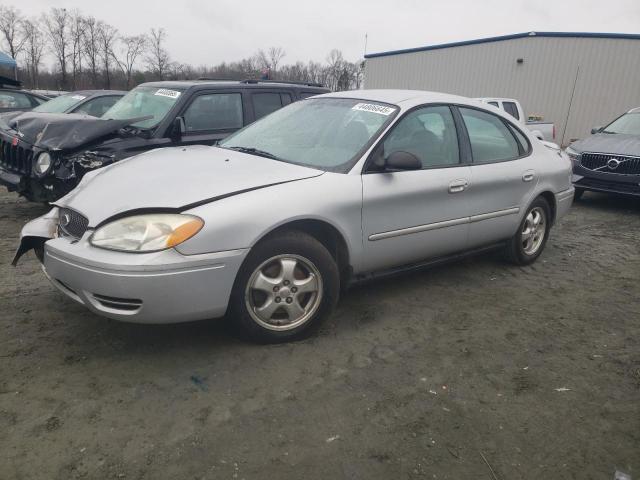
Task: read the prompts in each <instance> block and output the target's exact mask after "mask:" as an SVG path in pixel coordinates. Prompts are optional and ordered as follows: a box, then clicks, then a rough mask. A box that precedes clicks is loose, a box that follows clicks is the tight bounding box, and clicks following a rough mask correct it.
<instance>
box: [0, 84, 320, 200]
mask: <svg viewBox="0 0 640 480" xmlns="http://www.w3.org/2000/svg"><path fill="white" fill-rule="evenodd" d="M328 91H329V90H328V89H326V88H324V87H322V86H321V85H318V84H306V83H305V84H300V83H285V82H271V81H260V80H243V81H216V80H193V81H175V82H152V83H144V84H142V85H139V86H138V87H136V88H134V89H133V90H131V91H130V92H129V93H128V94H127V95H125V96H124V97H122V98H121V99H120V100H119V101H118V102H117V103H115V105H113V106H112V107H111V108H110V109H109V110H107V112H106V113H105V114H104V115H103V116H102V118H90V117H87V116H85V115H75V114H66V115H60V114H42V113H41V114H29V113H25V114H21V115H20V116H19V117H13V116H11V117H6V116H5V117H0V183H2V184H4V185H5V186H6V187H7V188H8V189H9V190H10V191H16V192H18V193H19V194H21V195H23V196H24V197H26V198H27V199H29V200H32V201H40V202H50V201H55V200H57V199H58V198H60V197H62V196H63V195H65V194H67V193H68V192H69V191H71V190H72V189H73V188H74V187H75V186H76V185H77V184H78V182H79V181H80V180H81V178H82V177H83V176H84V174H85V173H86V172H88V171H90V170H95V169H97V168H100V167H103V166H106V165H109V164H111V163H113V162H117V161H119V160H122V159H124V158H127V157H130V156H132V155H136V154H138V153H141V152H144V151H147V150H151V149H154V148H160V147H168V146H176V145H193V144H204V145H212V144H215V143H216V142H218V141H219V140H221V139H223V138H225V137H226V136H228V135H229V134H231V133H233V132H235V131H236V130H238V129H240V128H242V127H243V126H245V125H247V124H249V123H251V122H253V121H255V120H257V119H259V118H261V117H263V116H265V115H267V114H269V113H271V112H273V111H275V110H278V109H279V108H281V107H283V106H285V105H288V104H289V103H292V102H295V101H298V100H301V99H303V98H306V97H309V96H313V95H319V94H322V93H326V92H328ZM176 168H180V167H179V165H176Z"/></svg>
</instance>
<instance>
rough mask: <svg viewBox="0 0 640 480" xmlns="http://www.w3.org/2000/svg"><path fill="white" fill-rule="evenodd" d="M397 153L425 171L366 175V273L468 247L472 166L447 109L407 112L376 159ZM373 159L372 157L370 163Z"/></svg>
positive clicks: (437, 107)
mask: <svg viewBox="0 0 640 480" xmlns="http://www.w3.org/2000/svg"><path fill="white" fill-rule="evenodd" d="M395 151H405V152H410V153H412V154H414V155H416V156H417V157H418V158H419V159H420V160H421V161H422V169H421V170H412V171H396V172H389V171H383V172H380V171H375V170H374V169H372V167H368V168H365V172H364V173H363V175H362V188H363V192H362V194H363V208H362V230H363V242H364V250H365V262H364V263H365V265H364V266H365V269H366V270H369V271H374V270H382V269H386V268H391V267H394V266H400V265H405V264H411V263H415V262H418V261H420V260H423V259H427V258H431V257H437V256H441V255H445V254H449V253H453V252H456V251H460V250H464V249H465V248H466V246H467V237H468V229H469V225H468V215H469V208H470V205H469V201H468V198H467V195H466V189H467V187H468V185H469V181H470V178H471V168H470V167H469V166H468V165H466V164H464V163H463V161H461V158H465V156H464V155H461V152H460V148H459V142H458V136H457V131H456V126H455V122H454V118H453V114H452V111H451V109H450V107H449V106H447V105H434V106H424V107H420V108H417V109H414V110H413V111H411V112H409V113H407V114H405V116H404V117H403V118H402V119H400V120H399V121H398V122H397V123H396V125H395V126H394V127H393V129H392V130H391V131H390V132H389V133H388V134H387V135H385V137H384V138H383V139H382V140H381V142H380V143H379V145H378V147H377V148H376V150H374V153H373V155H372V157H374V158H375V157H376V156H379V155H382V156H383V158H387V157H388V156H389V155H390V154H391V153H393V152H395ZM370 160H372V159H370Z"/></svg>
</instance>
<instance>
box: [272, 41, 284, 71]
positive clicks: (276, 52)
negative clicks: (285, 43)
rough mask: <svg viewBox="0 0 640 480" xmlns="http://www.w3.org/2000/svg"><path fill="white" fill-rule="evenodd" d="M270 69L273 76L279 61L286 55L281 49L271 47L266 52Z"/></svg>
mask: <svg viewBox="0 0 640 480" xmlns="http://www.w3.org/2000/svg"><path fill="white" fill-rule="evenodd" d="M268 54H269V63H270V67H271V69H272V70H273V73H274V75H276V73H277V72H278V66H279V65H280V61H281V60H282V58H283V57H284V56H285V55H286V53H285V51H284V49H283V48H282V47H271V48H269V51H268Z"/></svg>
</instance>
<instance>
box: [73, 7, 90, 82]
mask: <svg viewBox="0 0 640 480" xmlns="http://www.w3.org/2000/svg"><path fill="white" fill-rule="evenodd" d="M85 25H86V24H85V19H84V17H83V16H82V15H81V14H80V12H79V11H78V10H73V11H72V12H71V17H70V20H69V38H70V44H71V54H70V57H71V86H72V89H73V90H76V89H77V88H78V86H79V85H78V84H79V83H80V81H81V77H82V57H83V55H82V47H83V45H82V41H83V38H84V29H85Z"/></svg>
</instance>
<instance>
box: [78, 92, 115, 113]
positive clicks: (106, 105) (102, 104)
mask: <svg viewBox="0 0 640 480" xmlns="http://www.w3.org/2000/svg"><path fill="white" fill-rule="evenodd" d="M119 98H120V97H115V96H108V97H98V98H93V99H91V100H88V101H87V102H85V103H83V104H82V105H80V106H79V107H78V108H77V109H76V110H75V112H77V113H86V114H87V115H91V116H92V117H101V116H102V115H104V114H105V112H106V111H107V110H109V109H110V108H111V106H112V105H113V104H114V103H116V102H117V101H118V99H119Z"/></svg>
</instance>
